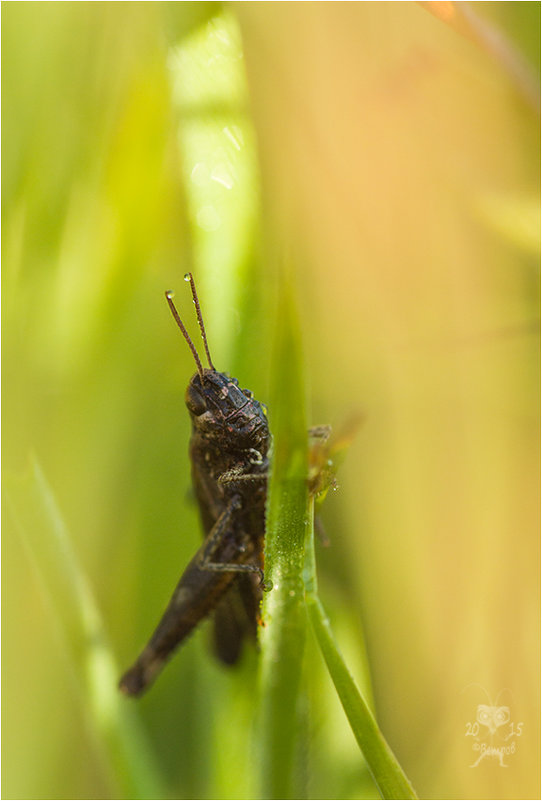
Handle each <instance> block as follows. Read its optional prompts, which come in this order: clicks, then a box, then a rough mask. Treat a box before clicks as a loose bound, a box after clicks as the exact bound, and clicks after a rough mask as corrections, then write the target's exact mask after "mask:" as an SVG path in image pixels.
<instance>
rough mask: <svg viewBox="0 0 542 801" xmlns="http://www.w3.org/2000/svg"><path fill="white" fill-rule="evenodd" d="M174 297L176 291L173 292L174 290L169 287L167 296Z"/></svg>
mask: <svg viewBox="0 0 542 801" xmlns="http://www.w3.org/2000/svg"><path fill="white" fill-rule="evenodd" d="M173 297H175V293H174V292H173V290H171V289H168V291H167V292H166V298H168V299H169V300H171V298H173Z"/></svg>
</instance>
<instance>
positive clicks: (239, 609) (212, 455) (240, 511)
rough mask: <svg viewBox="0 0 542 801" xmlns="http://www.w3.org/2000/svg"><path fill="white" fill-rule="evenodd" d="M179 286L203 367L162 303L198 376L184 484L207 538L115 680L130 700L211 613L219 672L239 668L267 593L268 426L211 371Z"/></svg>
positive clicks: (190, 404)
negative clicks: (189, 477)
mask: <svg viewBox="0 0 542 801" xmlns="http://www.w3.org/2000/svg"><path fill="white" fill-rule="evenodd" d="M185 279H186V280H187V281H189V282H190V286H191V289H192V298H193V301H194V305H195V308H196V316H197V319H198V324H199V327H200V331H201V336H202V339H203V344H204V348H205V353H206V355H207V361H208V363H209V367H208V368H206V367H203V365H202V363H201V360H200V358H199V355H198V352H197V350H196V347H195V345H194V343H193V341H192V339H191V338H190V336H189V334H188V332H187V330H186V328H185V326H184V323H183V322H182V320H181V317H180V315H179V313H178V311H177V308H176V307H175V304H174V303H173V299H172V298H173V293H172V292H166V300H167V302H168V305H169V308H170V309H171V313H172V315H173V317H174V319H175V322H176V323H177V325H178V327H179V328H180V329H181V332H182V334H183V337H184V338H185V340H186V342H187V343H188V346H189V348H190V350H191V352H192V356H193V357H194V361H195V363H196V368H197V372H196V373H195V374H194V375H193V376H192V378H191V379H190V382H189V384H188V387H187V390H186V395H185V402H186V406H187V408H188V413H189V415H190V419H191V423H192V433H191V437H190V446H189V454H190V461H191V473H192V483H193V486H194V490H195V494H196V499H197V502H198V506H199V511H200V518H201V522H202V527H203V531H204V534H205V538H204V542H203V544H202V545H201V547H200V548H199V550H198V551H197V553H196V554H195V556H194V557H193V559H192V560H191V561H190V562H189V564H188V565H187V567H186V568H185V570H184V572H183V574H182V576H181V578H180V580H179V583H178V584H177V587H176V588H175V590H174V592H173V595H172V597H171V600H170V602H169V604H168V606H167V607H166V610H165V612H164V613H163V615H162V618H161V619H160V621H159V623H158V625H157V627H156V629H155V631H154V633H153V635H152V636H151V638H150V640H149V642H148V644H147V645H146V646H145V648H144V649H143V651H142V653H141V655H140V656H139V658H138V659H137V661H136V662H135V663H134V665H133V666H132V667H131V668H130V669H129V670H128V671H127V672H126V673H125V674H124V676H123V677H122V678H121V680H120V684H119V687H120V689H121V690H122V691H123V692H124V693H126V694H127V695H131V696H139V695H141V694H142V693H143V692H145V690H146V689H147V688H148V687H149V686H150V685H151V683H152V682H153V680H154V679H155V678H156V676H157V675H158V673H159V672H160V670H161V669H162V667H163V666H164V665H165V663H166V662H167V661H168V660H169V658H170V657H171V656H172V654H173V652H174V651H175V649H176V648H177V647H178V646H179V645H180V644H181V643H182V642H183V641H184V639H185V638H186V637H187V636H188V635H189V634H190V632H191V631H192V630H193V629H194V628H195V627H196V626H197V625H198V623H199V622H200V621H201V620H203V619H204V618H206V617H208V616H210V615H211V614H212V615H213V616H214V649H215V652H216V654H217V656H218V657H219V659H221V660H222V661H223V662H224V663H226V664H234V663H235V662H237V660H238V659H239V656H240V654H241V647H242V644H243V640H244V639H245V637H249V638H252V639H255V637H256V632H257V622H258V615H259V605H260V601H261V595H262V590H263V589H268V587H266V586H265V585H264V583H263V542H264V533H265V502H266V495H267V475H268V470H269V461H268V452H269V447H270V443H271V435H270V433H269V426H268V423H267V417H266V414H265V410H264V408H263V406H262V405H261V404H260V403H258V401H256V400H254V398H253V396H252V393H251V392H249V390H246V389H241V388H240V387H239V382H238V381H237V379H235V378H231V377H230V376H228V375H227V373H220V372H218V370H216V369H215V367H214V365H213V362H212V359H211V354H210V351H209V346H208V342H207V335H206V332H205V326H204V323H203V315H202V313H201V307H200V304H199V299H198V295H197V292H196V286H195V283H194V279H193V277H192V274H191V273H187V275H186V276H185ZM255 454H257V456H258V458H255Z"/></svg>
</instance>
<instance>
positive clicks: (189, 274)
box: [184, 273, 192, 281]
mask: <svg viewBox="0 0 542 801" xmlns="http://www.w3.org/2000/svg"><path fill="white" fill-rule="evenodd" d="M184 280H185V281H192V273H185V274H184Z"/></svg>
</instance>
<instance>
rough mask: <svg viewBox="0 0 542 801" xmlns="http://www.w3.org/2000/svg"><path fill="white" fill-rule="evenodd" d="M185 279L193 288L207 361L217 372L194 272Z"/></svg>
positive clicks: (187, 274)
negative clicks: (210, 351) (208, 340)
mask: <svg viewBox="0 0 542 801" xmlns="http://www.w3.org/2000/svg"><path fill="white" fill-rule="evenodd" d="M184 280H185V281H190V288H191V289H192V297H193V299H194V306H195V307H196V314H197V317H198V323H199V328H200V331H201V338H202V339H203V344H204V346H205V353H206V354H207V361H208V362H209V367H210V368H211V370H214V371H215V372H216V368H215V366H214V364H213V362H212V361H211V354H210V353H209V345H208V344H207V334H206V333H205V326H204V325H203V317H202V314H201V308H200V305H199V300H198V293H197V292H196V284H195V283H194V279H193V277H192V273H186V275H185V276H184Z"/></svg>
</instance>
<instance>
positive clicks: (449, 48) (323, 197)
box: [2, 2, 540, 798]
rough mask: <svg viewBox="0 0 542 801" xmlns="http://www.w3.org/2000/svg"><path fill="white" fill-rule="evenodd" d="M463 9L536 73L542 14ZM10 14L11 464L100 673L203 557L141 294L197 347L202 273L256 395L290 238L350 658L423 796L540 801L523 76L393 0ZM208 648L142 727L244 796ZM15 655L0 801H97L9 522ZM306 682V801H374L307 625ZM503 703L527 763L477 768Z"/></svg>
mask: <svg viewBox="0 0 542 801" xmlns="http://www.w3.org/2000/svg"><path fill="white" fill-rule="evenodd" d="M438 5H439V6H441V7H442V8H441V9H440V10H443V9H444V8H445V7H446V8H448V7H450V8H453V4H447V3H441V4H438ZM473 9H474V11H475V12H476V13H477V14H478V15H479V16H480V18H481V19H482V21H483V22H484V24H485V25H491V26H495V29H497V30H499V31H501V32H502V33H503V35H504V37H505V40H506V41H508V42H509V43H512V44H513V46H514V47H515V48H516V49H517V52H518V53H519V55H520V57H521V58H522V59H523V60H524V61H525V64H526V72H527V74H529V73H530V72H532V74H533V75H534V76H535V78H534V79H535V82H536V80H537V77H536V76H537V75H538V70H539V61H540V52H539V15H540V7H539V4H537V3H484V4H479V3H478V4H474V5H473ZM2 22H3V25H2V65H3V74H2V89H3V111H4V114H3V135H2V146H3V205H2V213H3V217H2V221H3V241H2V247H3V250H2V255H3V271H2V280H3V296H2V297H3V305H2V310H3V367H4V372H3V376H4V393H3V401H4V403H3V422H4V427H3V431H4V438H3V463H4V470H5V471H7V473H8V474H9V475H10V476H12V475H16V474H19V473H24V472H25V471H27V470H28V467H29V461H30V457H31V455H32V454H35V456H36V457H37V459H38V460H39V462H40V464H41V468H42V470H43V473H44V475H45V477H46V480H47V482H48V485H49V487H50V488H51V490H52V492H53V494H54V496H55V498H56V502H57V504H58V507H59V509H60V513H61V515H62V517H63V518H64V521H65V523H66V526H67V531H68V533H69V536H70V540H71V544H72V546H73V550H74V552H75V555H76V557H77V560H78V563H79V565H80V567H81V570H82V571H83V573H84V575H85V576H86V581H87V582H88V586H89V587H90V588H91V590H92V593H93V595H94V597H95V601H96V604H97V608H98V610H99V611H100V613H101V616H102V618H103V625H104V628H105V631H106V633H107V635H108V637H109V641H110V642H111V643H112V646H113V650H114V654H115V657H116V659H117V661H118V665H119V667H125V666H126V665H127V664H128V663H129V662H130V660H131V659H132V658H133V657H134V656H135V655H136V652H137V650H138V648H139V647H140V646H141V645H142V644H143V643H144V641H145V639H146V637H147V636H148V634H149V633H150V631H151V629H152V627H153V626H154V624H155V622H156V620H157V617H158V615H159V614H160V612H161V610H162V608H163V606H164V604H165V602H166V601H167V599H168V598H169V594H170V591H171V589H172V587H173V586H174V584H175V583H176V581H177V579H178V577H179V575H180V572H181V570H182V567H183V565H184V564H185V563H186V562H187V560H188V559H189V558H190V556H191V555H192V553H193V552H194V550H195V548H196V547H197V545H198V543H199V541H200V533H199V530H198V522H197V515H196V510H195V509H194V506H193V503H192V502H191V499H190V497H189V492H188V488H189V478H188V476H189V467H188V463H187V443H188V437H189V425H188V419H187V413H186V410H185V408H184V402H183V395H184V389H185V386H186V383H187V381H188V378H189V376H190V375H191V374H192V371H193V363H192V361H191V356H190V353H189V352H188V349H187V348H186V346H185V344H184V342H183V341H182V340H181V338H180V336H179V334H178V332H177V331H176V330H175V327H174V325H173V323H172V321H171V319H170V317H169V312H168V310H167V307H166V304H165V301H164V298H163V292H164V290H165V289H177V299H178V300H179V305H180V306H181V310H182V313H183V314H184V317H185V319H186V320H187V322H188V324H189V328H190V330H192V331H195V330H196V328H195V326H194V321H193V320H191V319H190V311H191V304H190V303H189V302H188V299H187V297H186V295H187V292H186V285H185V284H184V283H183V282H182V276H183V274H184V272H186V271H187V270H188V269H193V270H194V272H195V275H196V280H197V282H198V288H199V292H200V296H201V298H202V305H203V310H204V314H205V318H206V323H207V327H208V333H209V340H210V343H211V349H212V353H213V359H214V361H215V363H216V364H217V366H218V367H219V368H220V369H225V370H228V371H229V372H231V373H232V374H233V375H236V376H237V377H238V378H239V379H240V381H241V383H242V384H243V386H249V387H250V388H251V389H252V390H253V391H254V392H255V394H256V397H258V398H259V399H261V400H263V401H267V400H269V398H268V390H269V379H268V369H269V352H270V346H269V342H270V340H271V339H272V336H273V331H274V325H275V320H274V298H275V289H276V283H277V268H276V264H277V261H278V258H277V254H279V253H280V252H282V251H283V249H287V250H288V251H289V252H290V253H291V254H293V256H294V259H295V263H296V265H297V271H296V276H295V278H296V281H297V289H298V306H299V309H300V317H301V319H300V325H301V328H302V330H303V332H304V340H305V354H306V364H307V369H306V372H307V375H308V377H309V381H310V386H309V391H310V398H311V402H312V409H311V410H310V412H311V415H310V416H311V420H310V422H311V423H313V424H316V423H328V422H329V423H332V424H333V425H334V426H335V427H337V428H339V427H340V426H341V424H342V423H343V422H344V421H345V420H346V419H347V418H348V416H349V415H350V414H351V413H355V412H358V411H360V410H361V411H363V412H364V414H365V418H366V419H365V424H364V428H363V430H362V432H361V433H360V434H359V436H358V438H357V439H356V442H355V443H354V445H353V446H352V448H351V452H350V454H349V456H348V459H347V461H346V463H345V465H344V467H343V468H342V472H341V474H340V476H339V479H340V485H341V486H340V492H339V493H337V494H333V495H332V496H331V497H330V498H329V499H328V501H327V502H326V505H325V507H324V512H323V514H324V520H325V525H326V529H327V531H328V534H329V536H330V538H331V540H332V546H331V547H330V548H329V549H326V550H320V551H319V553H318V554H317V558H318V562H319V566H320V573H321V581H320V593H321V596H322V598H323V600H324V602H325V604H326V606H327V608H328V611H329V613H330V616H331V618H332V621H333V625H334V627H335V631H336V635H337V638H338V640H339V642H340V644H341V648H342V650H343V651H344V653H345V656H346V658H347V661H348V664H349V665H350V667H351V669H352V670H353V671H354V672H355V673H356V674H357V675H358V676H362V675H363V674H364V664H365V645H364V643H365V644H366V647H367V654H368V662H369V666H370V670H371V676H372V684H373V692H374V695H375V702H376V709H377V713H378V717H379V720H380V722H381V725H382V727H383V730H384V733H385V735H386V737H387V738H388V740H389V742H390V744H391V745H392V747H393V749H394V750H395V752H396V754H397V756H398V757H399V759H400V761H401V763H402V764H403V766H404V768H405V770H406V771H407V774H408V775H409V777H410V778H411V779H412V781H413V783H414V786H415V787H416V789H417V790H418V793H419V795H420V797H449V798H518V797H524V798H535V797H537V796H538V795H539V753H540V740H539V723H538V721H539V709H540V704H539V654H540V639H539V609H540V603H539V491H538V488H539V429H538V425H539V416H538V414H539V339H538V337H537V335H536V330H537V328H538V320H539V269H538V268H539V248H540V244H539V225H538V219H539V216H538V209H539V114H538V111H537V109H536V108H533V105H532V100H531V98H530V96H529V93H528V92H525V91H523V90H524V89H525V86H524V85H521V81H520V83H519V84H518V80H517V76H515V74H513V73H512V72H511V70H510V68H509V66H508V64H507V63H506V62H505V60H503V59H502V58H501V59H499V58H498V57H492V55H491V54H490V53H488V52H487V51H485V50H484V49H483V48H482V47H480V46H478V45H477V44H476V43H475V42H473V41H471V40H469V39H468V38H467V37H465V36H462V35H461V33H459V32H458V31H457V30H456V29H455V28H454V27H453V26H452V25H449V24H446V22H445V21H443V20H442V19H438V18H436V17H435V16H434V15H433V16H432V15H431V14H430V13H428V10H427V9H426V8H423V7H422V6H421V5H420V4H414V3H404V4H403V3H401V4H398V3H348V4H346V3H339V4H331V3H317V4H316V3H303V4H300V3H293V4H283V3H280V4H279V3H275V4H269V3H263V4H260V3H258V4H257V3H243V4H239V5H228V6H227V7H226V8H224V7H223V6H221V5H219V4H214V3H190V2H187V3H97V4H93V3H69V2H68V3H8V4H4V5H3V8H2ZM492 29H493V28H492ZM284 391H285V392H287V391H288V387H287V386H285V387H284ZM271 411H272V410H271ZM45 529H46V527H45V526H44V532H43V533H42V532H40V531H35V532H34V536H36V537H38V538H39V537H40V536H45ZM207 634H208V632H206V631H205V630H204V629H202V630H201V631H199V632H198V633H197V634H196V635H194V636H193V637H192V638H191V639H190V641H189V642H188V643H187V644H186V645H185V646H184V647H183V650H182V652H181V654H180V655H179V657H178V658H176V659H175V660H174V662H172V664H171V665H170V666H169V667H168V669H167V671H166V672H165V673H164V675H163V676H162V677H161V679H160V681H159V682H157V684H156V686H155V688H154V689H153V690H152V692H151V693H150V694H149V696H148V697H146V698H144V699H143V700H142V701H141V702H139V703H138V705H137V707H136V709H135V714H136V716H137V717H140V718H141V721H140V722H141V731H142V734H143V736H144V737H145V740H146V747H147V748H148V750H149V752H150V753H151V754H152V758H153V759H154V762H155V764H156V765H157V769H158V771H159V774H160V777H161V780H162V781H163V784H164V785H165V786H166V787H167V788H168V789H167V792H168V794H169V796H170V797H176V798H179V797H180V798H205V797H207V798H243V797H254V796H255V793H256V792H257V791H256V789H255V788H256V787H257V776H258V763H257V759H255V757H254V755H253V752H252V751H251V742H252V740H253V737H254V730H253V722H252V717H253V715H252V708H253V704H254V693H255V689H256V688H255V673H254V667H255V662H256V657H255V655H254V654H250V653H247V655H246V659H245V662H244V664H243V665H242V666H241V668H240V669H239V670H238V671H237V672H233V673H232V672H227V671H224V670H222V669H221V668H220V667H219V666H218V665H216V664H215V663H214V662H213V661H212V660H211V658H210V657H209V655H208V653H207V647H206V646H207ZM2 656H3V707H4V709H3V713H4V714H3V738H2V745H3V757H4V760H3V795H4V797H9V798H64V797H66V798H95V797H96V798H99V797H104V798H109V797H117V795H119V794H120V793H121V791H120V790H119V785H118V783H116V782H115V781H114V780H112V779H111V775H110V772H108V770H107V769H106V767H105V766H104V758H103V754H102V753H101V752H100V748H99V743H98V744H97V742H96V739H97V736H96V731H93V730H92V724H91V723H90V724H89V722H88V719H87V718H86V717H85V714H84V706H85V704H84V702H83V699H81V697H80V689H78V685H77V683H76V682H74V681H73V677H74V672H76V671H77V666H76V665H74V664H73V663H72V662H71V658H70V648H69V643H68V644H67V643H66V641H65V639H64V640H63V638H62V637H61V636H59V626H58V621H57V620H55V614H54V613H52V612H51V606H50V604H49V603H48V602H47V597H46V594H45V593H44V592H43V583H42V582H40V580H39V578H38V575H37V573H36V570H35V569H34V565H33V563H32V559H29V558H28V553H27V551H26V550H25V548H24V546H23V543H22V542H21V538H20V536H19V534H18V531H17V528H16V527H15V526H14V525H13V519H12V516H11V515H10V514H9V512H8V511H6V510H5V511H4V536H3V652H2ZM305 681H306V686H307V710H306V737H305V739H304V743H303V748H302V753H301V754H300V784H301V785H303V784H304V786H305V794H306V795H307V796H308V797H320V798H362V797H374V789H373V788H372V786H371V783H370V781H369V780H368V778H367V773H366V771H365V770H364V768H363V765H362V764H361V762H360V758H359V752H358V751H357V747H356V745H355V742H354V739H353V736H352V734H351V732H350V731H349V729H348V726H347V724H346V722H345V719H344V716H343V714H342V710H341V709H340V705H339V702H338V700H337V699H336V697H335V696H334V694H333V691H332V688H331V684H330V681H329V679H328V677H327V676H326V675H325V672H324V670H323V668H322V664H321V658H320V656H319V655H318V653H317V652H316V650H315V648H314V645H313V643H312V642H309V643H308V652H307V660H306V670H305ZM473 684H477V685H480V686H479V687H478V688H476V687H473V686H472V685H473ZM481 688H483V690H482V689H481ZM503 688H507V692H506V694H505V695H503V696H501V699H502V698H506V701H503V700H501V701H500V703H506V704H507V705H508V706H509V707H510V710H511V715H512V720H513V721H515V722H516V723H518V722H523V723H524V727H523V734H522V736H521V737H520V738H517V740H516V742H517V752H516V754H514V755H513V756H512V757H510V761H509V767H508V769H507V770H502V769H501V768H499V767H498V764H497V762H496V761H494V760H486V761H485V762H483V763H481V764H480V766H479V767H478V768H476V769H471V768H470V767H469V766H470V765H471V764H472V762H473V761H474V752H473V750H472V742H471V738H468V737H465V732H466V726H467V723H468V722H469V721H473V720H474V716H475V713H476V706H477V705H478V704H479V703H488V701H487V698H486V696H485V694H484V693H485V692H486V693H487V694H488V695H489V696H490V697H491V698H495V697H496V696H497V694H498V693H499V691H500V690H501V689H503ZM126 703H128V702H126ZM134 725H135V724H134ZM106 750H107V748H106Z"/></svg>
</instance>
